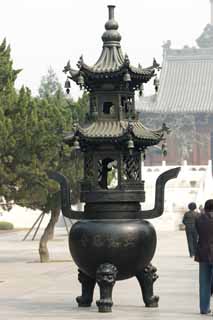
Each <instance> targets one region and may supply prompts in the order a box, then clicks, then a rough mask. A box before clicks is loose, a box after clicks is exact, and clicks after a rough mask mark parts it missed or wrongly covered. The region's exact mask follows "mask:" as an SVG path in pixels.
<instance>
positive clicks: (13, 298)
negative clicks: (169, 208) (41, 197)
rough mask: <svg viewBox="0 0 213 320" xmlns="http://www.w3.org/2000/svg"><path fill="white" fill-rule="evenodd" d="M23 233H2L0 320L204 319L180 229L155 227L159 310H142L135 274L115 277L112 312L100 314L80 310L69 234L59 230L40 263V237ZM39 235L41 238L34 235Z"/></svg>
mask: <svg viewBox="0 0 213 320" xmlns="http://www.w3.org/2000/svg"><path fill="white" fill-rule="evenodd" d="M25 234H26V231H19V232H6V233H5V232H4V233H2V232H1V233H0V320H20V319H22V320H30V319H36V320H49V319H54V320H64V319H72V320H77V319H92V320H96V319H119V320H121V319H122V320H123V319H128V320H131V319H132V320H136V319H156V320H161V319H162V320H165V319H169V320H171V319H174V320H176V319H181V320H184V319H188V320H191V319H203V318H206V317H207V318H209V317H212V316H211V315H207V316H206V315H203V316H201V315H200V314H199V308H198V264H197V263H195V262H194V261H193V259H191V258H189V257H188V253H187V247H186V239H185V232H184V231H176V232H163V231H159V232H158V231H157V234H158V245H157V251H156V255H155V257H154V260H153V264H154V265H155V266H156V267H157V268H158V272H157V273H158V275H159V279H158V280H157V281H156V283H155V294H157V295H159V296H160V303H159V308H145V307H144V304H143V301H142V298H141V292H140V288H139V285H138V283H137V280H136V279H135V278H132V279H129V280H126V281H119V282H117V283H116V285H115V287H114V290H113V302H114V306H113V312H112V313H107V314H101V313H98V309H97V307H96V304H95V301H96V300H97V299H99V290H98V287H97V288H96V289H95V295H94V303H93V305H92V307H90V308H78V306H77V304H76V302H75V298H76V296H78V295H79V294H80V284H79V282H78V280H77V267H76V266H75V264H74V263H73V261H72V260H71V257H70V254H69V250H68V244H67V234H66V230H65V229H64V228H57V229H56V235H55V240H53V241H51V242H50V243H49V251H50V255H51V259H52V262H51V263H48V264H41V263H39V257H38V240H35V241H31V240H26V241H21V239H22V238H23V237H24V235H25ZM37 238H39V237H37Z"/></svg>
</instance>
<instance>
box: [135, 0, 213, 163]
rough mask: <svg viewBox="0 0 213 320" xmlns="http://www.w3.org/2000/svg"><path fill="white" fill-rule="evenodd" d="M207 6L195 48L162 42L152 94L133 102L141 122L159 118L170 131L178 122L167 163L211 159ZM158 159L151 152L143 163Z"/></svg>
mask: <svg viewBox="0 0 213 320" xmlns="http://www.w3.org/2000/svg"><path fill="white" fill-rule="evenodd" d="M210 5H211V19H210V23H209V24H207V25H206V27H205V28H204V31H203V33H202V34H201V35H200V36H199V37H198V39H197V40H196V42H197V46H196V47H188V46H184V47H183V48H182V49H173V48H171V41H167V42H166V43H164V45H163V63H162V69H161V72H160V76H159V79H158V78H155V81H154V86H155V94H154V95H152V96H146V97H144V96H142V97H140V99H139V100H138V101H137V102H136V108H137V110H138V111H139V112H140V118H141V119H143V118H147V119H155V118H156V119H160V120H161V121H162V119H163V120H165V121H166V124H167V125H169V126H171V129H172V130H173V129H174V130H175V128H173V125H174V126H176V125H177V123H178V122H179V124H178V126H179V133H178V130H177V131H176V133H175V134H174V135H172V134H171V135H170V138H167V142H168V155H167V158H166V162H167V163H168V164H177V163H180V162H181V160H187V161H188V162H189V163H191V164H192V165H204V164H207V163H208V160H210V159H211V160H213V0H210ZM168 119H170V120H171V124H170V123H169V122H170V120H168ZM175 121H176V122H175ZM174 123H175V124H174ZM152 127H153V123H152ZM184 131H185V135H184ZM189 132H190V133H191V136H190V135H189V134H188V138H187V133H189ZM181 148H182V149H181ZM180 149H181V150H182V158H181V156H180V154H181V152H180ZM184 151H185V152H184ZM161 160H162V156H161V155H160V153H159V152H152V153H149V155H148V156H147V160H146V161H147V164H157V163H159V162H160V161H161Z"/></svg>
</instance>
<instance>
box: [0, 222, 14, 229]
mask: <svg viewBox="0 0 213 320" xmlns="http://www.w3.org/2000/svg"><path fill="white" fill-rule="evenodd" d="M12 229H14V226H13V224H12V223H10V222H7V221H0V230H12Z"/></svg>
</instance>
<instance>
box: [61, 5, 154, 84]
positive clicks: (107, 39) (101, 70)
mask: <svg viewBox="0 0 213 320" xmlns="http://www.w3.org/2000/svg"><path fill="white" fill-rule="evenodd" d="M108 7H109V20H108V21H107V22H106V24H105V29H106V31H105V32H104V34H103V35H102V40H103V48H102V52H101V55H100V57H99V59H98V60H97V62H96V63H95V64H94V65H93V66H88V65H87V64H86V63H85V62H84V59H83V56H81V57H80V59H79V61H78V63H77V66H78V70H75V69H73V68H71V66H70V62H68V63H67V65H66V66H65V68H64V72H65V73H66V72H68V73H69V78H70V79H72V80H73V81H75V82H76V83H77V84H79V83H80V82H81V80H82V77H83V82H82V84H83V86H84V87H85V88H86V89H88V90H91V89H93V82H92V80H94V79H102V80H104V81H106V79H110V80H111V81H112V80H113V79H115V81H121V79H123V76H124V74H125V73H128V75H129V76H130V78H131V84H132V87H133V88H135V89H136V87H137V86H139V85H140V84H141V83H146V82H148V81H149V80H150V79H151V78H152V77H153V76H154V75H155V69H156V68H159V64H158V63H157V62H156V61H155V59H154V60H153V65H152V66H150V67H148V68H142V67H141V66H140V65H139V66H138V67H133V66H132V65H131V64H130V60H129V58H128V56H127V55H123V52H122V49H121V45H120V41H121V35H120V33H119V32H118V23H117V22H116V21H115V20H114V7H115V6H108ZM79 80H80V81H79ZM131 84H130V85H131Z"/></svg>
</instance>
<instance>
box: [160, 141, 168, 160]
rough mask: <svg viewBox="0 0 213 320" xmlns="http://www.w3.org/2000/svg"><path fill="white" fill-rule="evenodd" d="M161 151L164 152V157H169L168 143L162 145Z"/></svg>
mask: <svg viewBox="0 0 213 320" xmlns="http://www.w3.org/2000/svg"><path fill="white" fill-rule="evenodd" d="M161 150H162V154H163V156H164V157H166V156H167V153H168V149H167V144H166V142H165V143H163V144H162V146H161Z"/></svg>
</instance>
